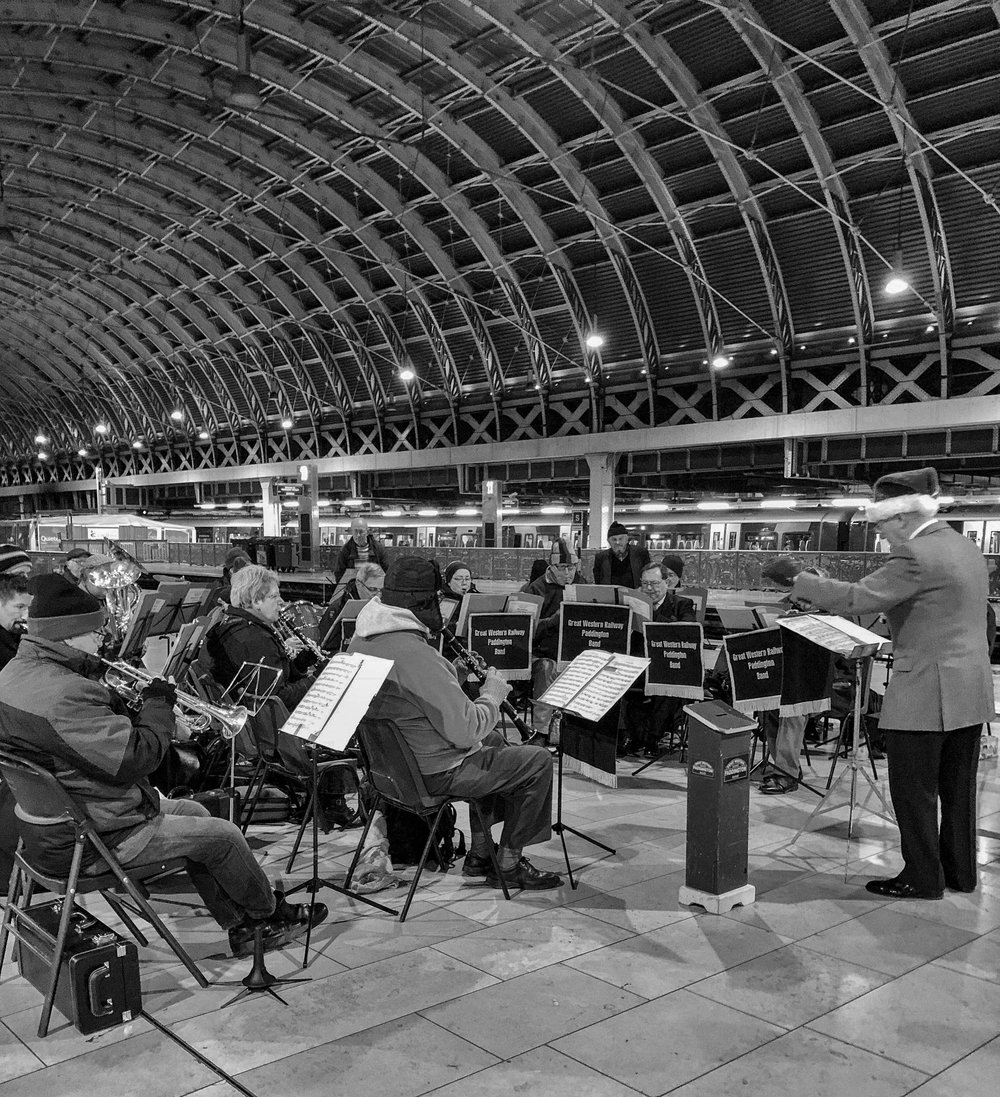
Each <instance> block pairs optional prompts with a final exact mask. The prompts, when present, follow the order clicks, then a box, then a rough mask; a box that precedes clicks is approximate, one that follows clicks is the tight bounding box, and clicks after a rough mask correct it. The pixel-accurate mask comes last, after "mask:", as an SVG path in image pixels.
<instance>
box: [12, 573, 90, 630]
mask: <svg viewBox="0 0 1000 1097" xmlns="http://www.w3.org/2000/svg"><path fill="white" fill-rule="evenodd" d="M29 589H30V590H31V593H32V594H33V595H34V598H33V599H32V602H31V608H30V609H29V610H28V635H29V636H39V637H41V638H42V639H43V640H68V639H70V638H71V637H73V636H83V635H85V634H86V633H88V632H96V631H97V630H98V629H99V628H101V627H102V626H103V625H104V622H105V621H106V620H107V617H108V613H107V609H106V608H105V606H104V603H103V602H101V601H99V600H98V599H97V598H95V597H94V596H93V595H91V594H88V593H87V592H86V591H85V590H81V589H80V588H79V587H78V586H76V584H75V583H71V582H70V581H69V580H68V579H66V578H64V577H63V576H62V575H39V576H37V577H36V578H34V579H32V580H31V583H30V587H29Z"/></svg>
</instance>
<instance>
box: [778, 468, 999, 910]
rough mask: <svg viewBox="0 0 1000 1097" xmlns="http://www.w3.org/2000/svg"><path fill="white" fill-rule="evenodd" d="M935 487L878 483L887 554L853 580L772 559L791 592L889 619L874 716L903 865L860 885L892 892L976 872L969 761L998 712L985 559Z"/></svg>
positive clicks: (936, 892) (925, 473)
mask: <svg viewBox="0 0 1000 1097" xmlns="http://www.w3.org/2000/svg"><path fill="white" fill-rule="evenodd" d="M937 491H938V478H937V473H936V472H935V470H934V469H932V468H923V469H914V470H909V471H905V472H898V473H891V474H890V475H888V476H883V477H882V478H881V479H879V480H878V481H876V483H875V489H874V500H873V502H872V503H871V504H869V506H867V507H866V508H865V517H866V518H867V519H868V521H869V522H870V523H872V524H873V525H874V526H875V528H876V530H877V531H878V533H879V534H880V536H882V537H883V538H885V539H886V540H887V541H888V542H889V546H890V552H889V556H888V558H887V560H886V563H885V565H884V566H883V567H881V568H879V569H878V570H877V571H875V572H873V573H872V574H871V575H867V576H865V578H863V579H861V580H860V581H859V582H857V583H845V582H841V581H839V580H835V579H824V578H820V577H818V576H814V575H807V574H805V573H800V572H799V567H798V565H796V564H795V563H794V562H793V561H791V560H789V559H788V558H787V557H786V558H784V559H782V560H780V561H775V564H774V565H772V566H771V567H770V568H769V569H768V571H769V575H770V577H771V578H774V579H775V580H776V581H778V582H781V583H782V584H783V585H791V595H792V597H793V598H794V599H796V600H797V601H806V602H808V603H810V604H812V605H814V606H819V607H821V608H823V609H827V610H831V611H832V612H834V613H840V614H848V615H854V614H862V613H884V614H885V615H886V618H887V619H888V622H889V630H890V633H891V635H892V642H893V669H892V676H891V678H890V680H889V684H888V686H887V688H886V692H885V700H884V702H883V705H882V714H881V720H880V723H881V726H882V727H883V728H884V729H885V733H886V745H887V754H888V759H889V790H890V792H891V794H892V803H893V807H894V808H895V812H896V820H897V822H898V824H899V833H900V838H901V846H902V855H903V868H902V871H901V872H900V873H899V874H898V875H897V876H895V877H893V878H891V879H887V880H872V881H869V883H868V884H867V885H866V887H867V889H868V891H870V892H873V893H874V894H876V895H881V896H884V897H886V898H890V899H940V898H941V896H942V893H943V890H944V888H946V887H947V888H949V889H951V890H952V891H973V890H974V889H975V887H976V885H977V882H978V873H977V868H976V769H977V766H978V762H979V738H980V734H981V732H982V725H983V722H984V721H986V720H991V719H992V718H993V716H994V709H993V682H992V675H991V671H990V663H989V657H988V653H987V650H986V635H985V630H984V628H983V617H984V611H985V606H986V596H987V573H986V561H985V560H984V559H983V556H982V553H981V552H980V551H979V549H978V547H977V546H976V545H975V543H974V542H972V541H971V540H969V538H967V537H963V536H962V534H961V533H959V532H957V531H956V530H954V529H952V528H951V526H949V525H948V524H947V523H946V522H942V521H940V520H938V519H937V517H936V514H937V510H938V505H939V503H938V499H937ZM939 804H940V825H939V823H938V811H939Z"/></svg>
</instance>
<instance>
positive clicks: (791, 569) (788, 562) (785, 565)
mask: <svg viewBox="0 0 1000 1097" xmlns="http://www.w3.org/2000/svg"><path fill="white" fill-rule="evenodd" d="M801 570H802V565H801V564H799V563H796V561H794V560H793V559H792V558H791V557H790V556H779V557H778V559H777V560H772V561H771V563H769V564H768V565H767V566H766V567H764V568H762V569H761V573H760V574H761V578H762V579H770V580H771V582H772V583H774V584H775V585H776V586H779V587H790V586H791V585H792V583H794V582H795V577H796V575H798V574H799V572H800V571H801Z"/></svg>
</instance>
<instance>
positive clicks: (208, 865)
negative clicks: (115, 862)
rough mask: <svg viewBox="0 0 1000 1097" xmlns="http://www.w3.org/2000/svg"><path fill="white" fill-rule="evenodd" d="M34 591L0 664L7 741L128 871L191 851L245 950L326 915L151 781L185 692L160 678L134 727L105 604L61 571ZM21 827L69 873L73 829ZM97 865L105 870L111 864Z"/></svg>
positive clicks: (41, 861)
mask: <svg viewBox="0 0 1000 1097" xmlns="http://www.w3.org/2000/svg"><path fill="white" fill-rule="evenodd" d="M33 590H34V600H33V602H32V605H31V608H30V610H29V611H28V633H27V635H26V636H25V637H24V638H23V639H22V641H21V644H20V647H19V649H18V653H17V655H16V657H15V658H14V659H12V660H11V661H10V663H8V664H7V666H6V667H5V668H4V669H3V670H2V671H0V744H2V746H3V747H4V748H5V749H6V750H8V751H10V752H11V753H13V754H16V755H18V756H19V757H22V758H24V759H26V760H27V761H31V762H34V763H36V764H38V765H41V766H43V767H45V768H46V769H48V770H49V771H50V772H51V773H53V774H54V775H55V776H56V777H57V778H58V779H59V782H60V783H61V784H62V785H63V787H64V788H65V789H66V790H67V791H68V792H69V793H70V794H71V795H72V796H73V797H75V798H76V799H77V800H78V801H79V802H80V804H81V805H82V806H83V809H84V810H85V811H86V813H87V814H88V816H90V819H91V821H92V822H93V823H94V826H95V827H96V829H97V831H98V832H99V833H100V835H101V838H102V839H103V840H104V842H105V843H106V844H107V845H108V846H109V847H110V848H111V849H113V850H114V851H115V853H116V855H117V856H118V858H119V860H120V861H121V862H122V863H123V864H124V865H125V866H126V868H127V867H128V866H129V865H132V864H144V863H147V862H150V861H158V860H160V859H166V858H172V857H183V858H185V859H186V861H187V867H188V871H189V873H190V875H191V879H192V880H193V882H194V885H195V887H196V888H197V890H198V893H199V895H200V896H201V898H202V901H203V902H204V904H205V906H207V907H208V910H209V912H210V913H211V915H212V916H213V917H214V918H215V920H216V921H217V922H218V923H219V925H220V926H221V927H222V928H223V929H225V930H228V932H229V945H230V948H231V950H232V953H233V955H234V956H249V955H250V954H251V952H252V951H253V937H254V930H255V928H256V927H257V926H258V925H259V924H263V928H264V947H265V949H269V950H270V949H275V948H281V947H282V946H283V945H286V944H288V943H289V942H290V941H292V940H294V939H295V938H296V937H299V936H300V935H301V934H303V933H305V931H306V930H307V929H308V928H309V926H310V924H311V925H316V924H318V923H319V922H322V921H323V919H324V918H325V917H326V915H327V909H326V907H325V906H323V905H322V904H321V903H316V904H315V905H314V906H312V907H310V906H307V905H293V904H290V903H286V902H285V901H284V900H283V899H281V898H280V897H279V896H277V895H276V894H275V893H274V891H272V889H271V886H270V884H269V882H268V879H267V877H266V876H265V875H264V873H263V871H262V870H261V868H260V865H258V863H257V859H256V858H255V857H254V855H253V853H252V852H251V850H250V848H249V846H248V845H247V843H246V839H245V838H244V837H243V835H242V834H241V833H240V830H239V828H238V827H236V826H234V825H233V824H232V823H230V822H228V821H226V820H223V819H215V818H213V817H212V816H210V815H209V813H208V811H207V810H206V809H205V808H204V807H203V806H202V805H201V804H198V803H195V802H194V801H193V800H164V799H161V798H160V796H159V794H158V793H157V792H156V790H155V789H153V788H152V786H151V785H150V784H149V781H148V775H149V774H150V773H151V772H152V771H153V770H154V769H156V767H157V766H158V765H159V763H160V761H161V759H162V758H163V755H164V752H165V751H166V750H167V747H168V745H169V743H170V738H171V734H172V732H173V728H174V715H173V711H172V709H173V703H174V700H175V698H176V691H175V689H174V687H173V685H172V684H170V683H169V682H166V681H164V680H163V679H155V680H154V681H153V682H151V683H149V685H147V686H146V688H145V689H144V690H143V691H142V707H141V708H140V709H139V712H138V714H137V716H135V717H134V723H133V722H132V721H131V720H130V719H129V718H128V717H126V716H122V715H118V714H116V712H115V710H114V708H113V707H112V703H111V700H112V699H111V695H110V694H109V692H108V690H107V689H106V688H105V687H104V686H103V685H102V684H101V683H100V682H99V681H98V680H97V678H98V676H99V674H100V673H101V671H102V669H103V664H102V663H101V662H100V661H99V660H98V659H97V658H96V654H97V652H98V650H99V648H100V646H101V643H102V641H103V638H104V626H105V622H106V620H107V611H106V609H105V606H104V603H103V601H99V600H98V599H96V598H94V597H92V596H91V595H90V594H88V593H87V592H86V591H84V590H81V589H80V588H78V587H76V586H75V585H74V584H73V583H71V582H69V581H68V580H67V579H65V578H64V577H63V576H61V575H41V576H39V577H38V578H37V579H36V580H34V582H33ZM20 826H21V832H22V836H23V837H24V840H25V847H26V853H27V856H28V858H29V860H31V861H32V863H33V864H35V865H37V867H38V868H39V869H40V870H42V871H49V872H53V873H56V874H65V873H67V872H68V871H69V866H70V860H71V857H72V853H73V833H72V830H71V829H70V828H68V827H64V826H60V825H53V824H45V825H39V824H37V823H35V822H32V820H31V819H26V818H25V817H24V816H23V815H21V816H20ZM87 867H88V870H89V871H91V872H99V871H100V870H101V863H100V862H99V861H97V862H92V863H91V864H90V865H88V866H87Z"/></svg>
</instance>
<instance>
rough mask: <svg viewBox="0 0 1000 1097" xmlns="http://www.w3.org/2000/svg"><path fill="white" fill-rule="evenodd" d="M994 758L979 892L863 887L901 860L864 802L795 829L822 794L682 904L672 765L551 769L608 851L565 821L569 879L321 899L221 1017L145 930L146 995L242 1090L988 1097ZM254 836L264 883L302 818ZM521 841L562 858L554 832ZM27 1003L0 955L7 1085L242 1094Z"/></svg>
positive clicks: (168, 1048)
mask: <svg viewBox="0 0 1000 1097" xmlns="http://www.w3.org/2000/svg"><path fill="white" fill-rule="evenodd" d="M633 766H634V763H633ZM996 767H997V763H996V761H995V760H994V761H990V762H986V763H984V765H983V769H982V771H981V774H980V789H981V795H980V859H981V866H982V871H981V887H980V889H979V891H978V892H977V893H976V894H973V895H952V894H947V896H946V898H945V899H944V900H943V901H940V902H887V901H883V900H878V899H876V898H875V897H873V896H870V895H868V894H867V893H866V892H865V891H864V888H863V884H864V881H865V879H866V878H868V877H871V876H878V875H889V874H893V873H894V872H895V871H896V869H897V867H898V864H899V859H898V849H897V846H896V839H897V835H896V832H895V828H893V827H890V826H887V825H885V824H883V823H882V822H881V821H879V820H877V819H876V818H874V817H873V816H871V815H868V814H865V813H862V816H861V824H860V833H859V836H858V839H857V840H856V841H855V842H853V843H852V844H851V845H850V846H848V844H847V842H846V841H845V833H846V828H845V826H844V822H843V820H844V819H845V817H846V816H845V814H844V813H843V812H835V813H832V814H831V815H828V816H825V817H823V819H822V820H817V821H816V825H815V826H814V827H813V829H811V830H810V831H809V832H807V833H806V834H805V835H803V836H802V838H801V839H800V840H799V841H797V842H795V843H794V844H791V839H792V838H793V837H794V835H795V832H796V831H797V830H798V828H799V827H800V825H801V824H802V822H803V821H804V820H805V819H806V817H807V816H808V813H809V812H810V811H811V809H812V806H813V804H814V803H815V800H814V799H813V798H812V797H811V796H810V795H809V794H808V793H806V792H804V791H799V792H796V793H794V794H791V795H786V796H775V797H766V796H763V795H761V794H760V793H758V792H757V790H756V789H754V790H753V791H752V793H751V807H750V878H751V882H752V883H753V884H754V885H755V887H756V889H757V899H756V902H754V903H753V904H752V905H751V906H749V907H746V908H742V909H736V910H733V911H732V912H730V913H728V914H725V915H712V914H707V913H705V912H703V911H701V910H700V908H697V907H694V908H692V907H685V906H681V905H679V903H678V888H679V887H680V885H681V884H682V883H683V876H684V846H685V814H686V789H685V783H686V782H685V775H684V772H683V770H682V768H681V767H680V766H678V765H677V764H676V763H668V764H665V765H658V766H654V767H652V768H651V769H648V770H647V771H646V772H645V773H644V774H642V775H641V776H640V777H638V778H632V777H630V776H628V774H629V772H630V769H631V768H632V767H626V766H622V767H621V775H622V778H621V787H619V788H617V789H607V788H603V787H600V786H598V785H595V784H592V783H590V782H589V781H586V780H584V779H582V778H579V777H571V778H567V780H566V821H567V822H568V823H570V824H571V825H573V826H575V827H577V828H578V829H580V830H582V831H585V832H587V833H589V834H592V835H593V836H594V837H596V838H598V839H600V840H601V841H603V842H606V843H607V844H609V845H612V846H614V847H615V848H616V849H617V853H616V854H615V855H613V856H612V855H605V854H603V853H601V852H600V851H599V850H596V849H595V848H594V847H591V846H588V845H587V844H586V843H585V842H583V841H581V840H580V839H578V838H570V840H569V842H570V850H571V856H572V858H573V861H574V864H575V865H576V866H578V868H579V876H580V884H579V888H578V889H577V890H575V891H573V890H571V889H570V888H569V886H568V885H567V886H566V887H564V888H562V889H561V890H559V891H557V892H548V893H540V894H535V895H530V896H524V895H521V896H517V897H515V898H514V899H513V900H512V901H511V902H509V903H506V902H504V901H503V899H502V897H500V896H499V895H498V894H495V893H494V892H492V891H490V890H487V889H486V888H485V887H484V886H482V885H481V884H479V883H475V882H472V881H466V880H463V878H462V877H461V875H460V874H459V872H458V871H457V870H453V871H452V872H451V873H449V874H448V875H446V876H439V875H436V874H427V876H426V881H427V883H426V886H422V887H421V889H420V891H419V892H418V899H417V901H416V902H415V904H414V907H413V909H412V912H411V914H410V917H409V919H408V920H407V922H406V923H405V924H404V925H402V926H400V925H399V924H398V923H397V922H396V921H394V920H393V919H391V918H390V917H389V916H387V915H384V914H380V913H378V912H377V911H374V910H371V909H368V908H365V907H362V906H360V905H359V904H357V903H353V902H352V901H350V900H348V899H346V898H344V897H343V896H341V895H338V894H336V893H334V892H332V891H328V892H326V893H325V894H323V895H322V898H323V899H324V900H325V901H326V902H328V904H329V906H330V908H331V916H330V919H329V921H328V922H327V923H326V924H324V925H323V926H322V927H321V928H320V929H319V930H318V932H317V935H316V941H315V944H316V946H317V951H316V953H315V955H314V957H313V958H312V960H311V962H310V964H309V967H308V969H307V970H306V971H305V972H301V971H300V970H299V968H300V962H301V949H299V948H296V949H290V950H288V951H287V952H285V953H279V954H276V955H273V956H270V957H269V958H268V961H269V966H270V968H271V970H272V971H273V972H274V973H275V974H277V975H293V974H305V975H308V976H309V977H310V981H309V982H306V983H301V984H298V985H294V986H287V987H285V988H282V993H283V994H284V995H285V997H286V1000H287V1002H288V1005H287V1006H282V1005H280V1004H279V1003H277V1002H275V1001H273V1000H271V999H270V998H268V997H267V996H266V995H262V996H255V997H254V998H252V999H250V1000H247V1001H244V1002H241V1003H238V1004H236V1005H234V1006H232V1007H230V1008H228V1009H224V1010H222V1009H220V1006H221V1005H222V1004H223V1003H224V1002H225V1001H226V1000H227V999H228V998H230V997H231V996H232V994H233V992H234V991H233V988H232V987H229V986H227V987H222V986H218V987H212V988H210V989H209V990H199V989H198V988H197V987H196V985H194V983H193V982H192V980H191V979H190V978H189V977H187V975H186V973H185V972H184V969H183V968H181V967H179V965H178V964H177V963H176V962H175V961H174V958H173V955H172V954H171V953H169V952H167V951H166V949H165V948H164V947H163V946H162V945H161V944H160V943H159V942H158V941H157V942H154V943H153V944H152V945H151V946H150V947H149V948H148V949H143V950H141V952H140V955H141V964H142V982H143V990H144V1008H145V1010H146V1011H147V1012H148V1013H149V1014H150V1015H151V1017H152V1018H154V1019H155V1021H156V1022H158V1024H159V1025H162V1026H166V1027H168V1028H169V1029H170V1030H171V1031H172V1032H174V1033H176V1034H177V1035H178V1036H179V1037H181V1038H182V1039H183V1040H184V1041H187V1042H188V1043H189V1044H190V1045H192V1046H193V1047H195V1048H197V1050H198V1051H199V1052H201V1054H202V1055H204V1056H205V1057H206V1058H207V1059H208V1060H210V1061H211V1062H212V1063H214V1064H216V1065H217V1066H218V1067H220V1068H222V1069H223V1070H224V1071H227V1072H229V1073H230V1074H231V1075H233V1076H235V1077H236V1078H237V1079H238V1081H239V1082H240V1083H241V1085H242V1086H243V1087H245V1088H246V1090H248V1091H250V1092H251V1093H254V1094H259V1095H260V1097H285V1095H288V1097H310V1095H313V1094H315V1095H317V1097H320V1095H322V1097H329V1095H330V1094H349V1095H351V1097H417V1095H420V1094H434V1095H435V1097H491V1095H494V1094H496V1095H497V1097H500V1095H504V1097H506V1095H507V1094H534V1095H538V1097H631V1095H633V1094H647V1095H658V1094H666V1093H670V1094H672V1095H675V1097H718V1095H722V1094H734V1095H739V1097H781V1095H784V1094H789V1095H796V1097H798V1095H800V1094H810V1095H811V1097H843V1095H844V1094H849V1095H850V1097H901V1095H902V1094H919V1095H920V1097H946V1095H947V1097H952V1095H955V1094H961V1095H978V1094H983V1095H992V1094H996V1093H998V1092H1000V1081H998V1079H1000V780H998V777H997V769H996ZM252 833H255V834H256V836H257V839H258V840H259V841H260V842H261V843H262V844H261V848H260V854H261V856H263V857H264V859H265V866H266V867H267V869H268V871H269V873H271V874H272V875H273V876H275V877H276V876H278V875H279V874H280V871H281V869H282V868H283V855H285V856H287V851H288V849H289V847H290V844H291V841H292V838H293V834H294V829H293V828H292V827H291V826H290V825H284V826H280V827H274V828H271V829H262V828H257V829H255V831H254V832H252ZM356 835H357V832H356V831H351V832H347V833H338V834H332V835H329V836H325V837H322V838H321V857H322V861H321V872H322V873H323V874H325V875H328V876H331V877H336V876H338V874H339V875H342V874H343V871H344V868H345V866H346V863H347V860H348V859H349V854H350V850H351V846H352V843H353V841H354V840H356ZM533 856H534V858H535V860H536V861H537V862H538V863H539V864H542V865H544V866H545V867H547V868H553V869H557V868H558V867H559V865H560V861H561V851H560V849H559V846H558V844H557V843H552V844H550V845H549V846H547V847H543V848H540V849H537V850H535V851H533ZM307 867H308V866H307V862H306V861H305V860H301V861H300V862H299V863H298V864H297V865H296V871H295V873H294V874H293V876H292V877H291V878H288V879H290V880H295V879H298V878H301V877H303V876H305V875H306V870H307ZM845 872H846V880H845ZM383 894H384V893H383ZM393 897H394V898H395V897H396V896H393ZM175 898H181V899H183V898H185V896H184V894H180V895H179V896H175ZM95 909H97V908H96V907H95ZM160 909H161V910H163V911H165V912H167V913H168V916H169V919H170V924H171V925H172V926H173V927H174V928H175V929H176V931H177V932H178V934H179V936H180V937H181V938H182V940H184V941H185V942H186V943H187V944H188V945H189V946H190V947H191V949H192V951H193V952H194V954H195V955H196V956H197V957H198V958H199V959H200V960H201V961H202V962H203V964H204V967H205V969H206V970H207V971H208V972H209V973H210V975H211V977H212V978H213V979H216V980H229V981H233V980H238V979H241V978H242V977H243V976H244V975H245V974H246V973H247V970H248V963H247V961H239V962H237V961H233V960H232V959H229V958H227V957H226V955H225V952H224V942H223V937H222V935H221V934H220V933H219V932H218V931H217V929H216V927H215V926H214V923H212V922H211V920H210V919H208V918H207V917H206V915H205V912H204V910H198V909H197V908H194V909H192V908H189V907H176V906H175V907H170V906H161V908H160ZM98 913H102V914H106V910H105V911H98ZM38 1006H39V995H38V994H37V993H36V992H35V991H34V990H33V989H32V988H31V987H29V986H28V985H27V984H25V983H24V982H23V981H22V980H21V979H20V978H18V977H17V976H16V974H14V971H13V968H12V967H11V965H10V960H9V958H8V962H7V966H6V967H5V969H4V972H3V976H2V979H0V1097H57V1095H58V1097H91V1095H93V1097H124V1095H136V1097H181V1095H183V1094H198V1095H199V1097H230V1095H235V1094H237V1093H239V1092H241V1091H240V1090H238V1089H237V1088H235V1087H233V1086H232V1085H230V1084H229V1083H228V1082H226V1081H224V1080H221V1079H220V1077H219V1075H218V1074H217V1073H215V1072H213V1070H212V1069H210V1068H209V1067H208V1066H206V1065H204V1064H203V1063H202V1062H200V1061H199V1060H198V1059H197V1058H196V1057H195V1056H193V1055H192V1054H190V1053H189V1052H188V1051H186V1050H185V1049H184V1048H182V1047H181V1046H179V1045H178V1044H177V1043H175V1042H174V1041H173V1040H171V1039H169V1038H168V1037H167V1036H166V1035H164V1033H163V1032H162V1031H161V1030H160V1029H159V1028H158V1027H157V1026H156V1025H155V1024H153V1023H152V1022H151V1021H150V1020H147V1019H146V1018H140V1019H139V1020H137V1021H136V1022H135V1023H134V1024H131V1025H128V1026H125V1027H119V1028H115V1029H112V1030H110V1031H108V1032H105V1033H100V1034H97V1035H95V1036H90V1037H86V1036H82V1035H80V1034H79V1033H78V1032H76V1031H75V1029H73V1028H72V1027H71V1026H70V1025H69V1024H67V1023H66V1022H65V1021H64V1020H63V1019H62V1018H61V1017H60V1016H59V1015H58V1014H57V1015H54V1019H55V1025H54V1031H53V1032H52V1034H51V1035H50V1036H49V1037H48V1038H47V1039H45V1040H39V1039H37V1038H36V1036H35V1028H36V1025H37V1020H38Z"/></svg>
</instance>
